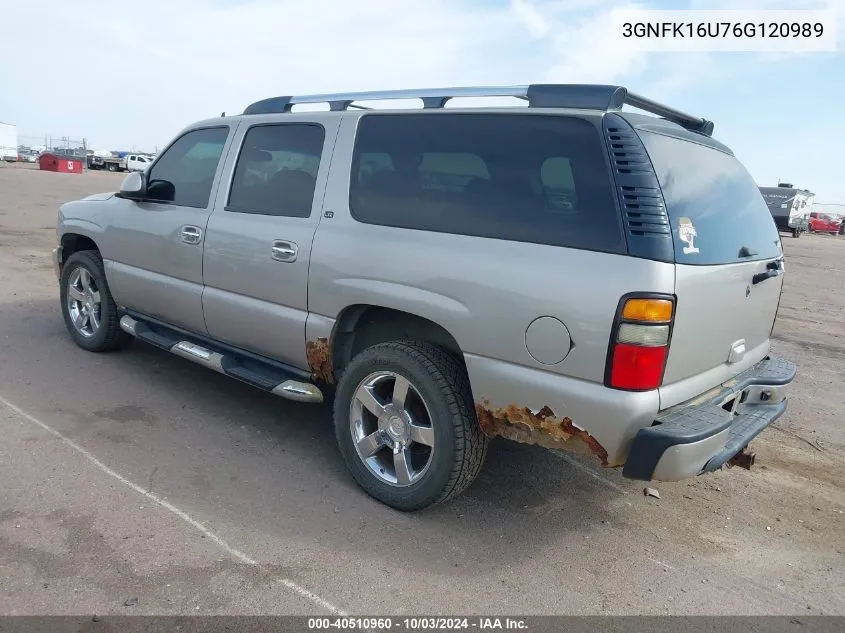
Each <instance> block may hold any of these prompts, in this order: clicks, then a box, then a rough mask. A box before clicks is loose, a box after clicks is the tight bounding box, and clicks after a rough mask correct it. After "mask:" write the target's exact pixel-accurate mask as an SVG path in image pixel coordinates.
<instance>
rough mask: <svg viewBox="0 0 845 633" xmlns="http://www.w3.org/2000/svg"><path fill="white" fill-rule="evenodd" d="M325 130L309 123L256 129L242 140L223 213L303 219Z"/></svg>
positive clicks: (308, 210)
mask: <svg viewBox="0 0 845 633" xmlns="http://www.w3.org/2000/svg"><path fill="white" fill-rule="evenodd" d="M324 138H325V131H324V130H323V127H322V126H321V125H317V124H313V123H281V124H271V125H256V126H253V127H251V128H250V129H249V130H248V131H247V133H246V135H245V136H244V142H243V145H242V146H241V151H240V154H239V155H238V162H237V165H236V166H235V175H234V177H233V178H232V187H231V189H230V190H229V203H228V206H227V207H226V211H232V212H236V213H257V214H261V215H277V216H286V217H292V218H307V217H308V216H310V215H311V207H312V206H313V203H314V189H315V187H316V184H317V171H318V170H319V168H320V156H321V154H322V152H323V140H324Z"/></svg>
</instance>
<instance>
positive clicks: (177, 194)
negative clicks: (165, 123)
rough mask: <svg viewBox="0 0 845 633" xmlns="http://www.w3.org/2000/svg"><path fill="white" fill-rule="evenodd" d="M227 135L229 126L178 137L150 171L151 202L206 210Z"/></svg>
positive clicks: (193, 131) (149, 193) (148, 185)
mask: <svg viewBox="0 0 845 633" xmlns="http://www.w3.org/2000/svg"><path fill="white" fill-rule="evenodd" d="M228 136H229V128H228V127H215V128H205V129H201V130H192V131H191V132H188V133H187V134H184V135H183V136H181V137H179V138H178V139H177V140H176V141H175V142H174V143H173V144H172V145H171V146H170V147H168V148H167V149H166V150H165V151H164V153H163V154H162V155H161V158H160V159H159V160H158V162H157V163H156V164H155V165H153V166H152V168H151V169H150V172H149V177H148V180H147V197H148V199H150V200H153V201H156V202H169V203H172V204H177V205H180V206H186V207H197V208H201V209H204V208H206V207H207V206H208V203H209V198H210V197H211V187H212V185H213V184H214V175H215V174H216V173H217V166H218V165H219V163H220V157H221V155H222V154H223V147H224V146H225V145H226V139H227V137H228Z"/></svg>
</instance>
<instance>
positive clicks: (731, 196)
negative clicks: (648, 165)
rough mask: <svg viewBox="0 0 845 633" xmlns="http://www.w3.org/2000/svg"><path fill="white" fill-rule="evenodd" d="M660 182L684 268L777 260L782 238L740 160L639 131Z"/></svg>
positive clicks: (680, 262) (659, 135) (713, 150)
mask: <svg viewBox="0 0 845 633" xmlns="http://www.w3.org/2000/svg"><path fill="white" fill-rule="evenodd" d="M639 135H640V138H641V139H642V141H643V144H644V145H645V148H646V150H647V151H648V154H649V156H650V157H651V162H652V164H653V165H654V169H655V171H656V173H657V178H658V180H659V181H660V187H661V189H662V190H663V197H664V200H665V202H666V210H667V212H668V214H669V222H670V223H671V225H672V233H673V237H674V242H675V261H676V262H677V263H679V264H692V265H714V264H732V263H738V262H747V261H754V260H759V259H771V258H773V257H778V256H780V254H781V246H780V236H779V235H778V231H777V228H776V226H775V223H774V220H773V218H772V215H771V213H770V212H769V208H768V206H766V202H765V200H764V199H763V196H762V194H761V193H760V189H759V188H758V187H757V184H756V183H755V182H754V179H753V178H752V177H751V175H750V174H749V173H748V171H747V170H746V169H745V167H743V165H742V163H740V162H739V161H738V160H737V159H736V158H735V157H734V156H731V155H730V154H726V153H724V152H721V151H719V150H717V149H714V148H711V147H707V146H705V145H701V144H699V143H693V142H691V141H686V140H682V139H677V138H673V137H670V136H666V135H663V134H659V133H656V132H649V131H639Z"/></svg>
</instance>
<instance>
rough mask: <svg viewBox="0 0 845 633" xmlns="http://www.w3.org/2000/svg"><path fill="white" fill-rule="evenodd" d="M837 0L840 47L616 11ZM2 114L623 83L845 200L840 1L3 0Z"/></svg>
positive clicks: (118, 116) (115, 137)
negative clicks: (756, 41) (707, 31)
mask: <svg viewBox="0 0 845 633" xmlns="http://www.w3.org/2000/svg"><path fill="white" fill-rule="evenodd" d="M619 8H643V9H686V8H694V9H702V8H707V9H717V8H749V9H765V8H777V9H836V10H837V25H838V30H837V33H838V51H837V52H814V53H802V54H797V53H791V54H787V53H779V54H773V53H734V52H718V53H707V52H695V53H693V52H685V53H677V52H676V53H661V52H652V53H649V52H642V51H632V50H630V48H627V47H625V46H624V44H622V43H621V39H620V38H619V37H618V35H617V34H615V33H614V32H613V28H612V20H611V15H612V11H613V10H614V9H619ZM0 23H2V29H0V31H2V34H3V36H2V41H3V47H4V49H5V50H6V51H13V52H11V53H5V54H4V56H3V58H2V61H0V121H4V122H6V123H13V124H15V125H17V127H18V133H19V135H21V137H22V138H23V137H25V138H26V139H32V141H31V142H33V143H34V142H35V138H43V137H44V135H51V136H53V137H61V136H68V137H71V138H82V137H85V138H86V139H87V141H88V147H90V148H93V149H137V150H142V151H143V150H146V151H151V150H153V149H154V148H155V147H158V148H161V147H162V146H164V145H166V144H167V143H168V141H169V140H170V139H171V138H172V137H173V136H174V135H175V134H177V133H178V132H179V130H180V129H182V128H183V127H184V126H186V125H188V124H190V123H191V122H193V121H195V120H198V119H204V118H209V117H214V116H218V115H219V114H220V113H221V112H223V111H225V112H227V113H229V114H233V113H237V112H240V111H242V110H243V108H244V107H246V106H247V105H248V104H249V103H251V102H252V101H256V100H258V99H262V98H265V97H268V96H276V95H284V94H312V93H322V92H341V91H361V90H380V89H397V88H429V87H438V86H464V85H513V84H529V83H543V82H558V83H613V84H619V85H623V86H625V87H627V88H628V89H629V90H631V91H632V92H636V93H639V94H643V95H645V96H648V97H650V98H652V99H655V100H658V101H662V102H664V103H667V104H669V105H672V106H674V107H676V108H678V109H680V110H683V111H686V112H690V113H692V114H695V115H697V116H702V117H705V118H707V119H709V120H711V121H714V122H715V133H714V136H715V137H716V138H718V139H719V140H720V141H722V142H723V143H725V144H727V145H728V146H729V147H731V149H733V151H734V152H735V154H736V155H737V157H738V158H739V159H740V160H741V161H742V162H743V163H744V164H745V165H746V167H747V168H748V169H749V171H750V172H751V174H752V176H754V178H755V179H756V180H757V182H758V184H759V185H761V186H772V185H775V184H776V183H777V182H778V180H781V181H784V180H785V181H788V182H791V183H793V184H795V185H796V186H801V187H805V188H808V189H811V190H812V191H813V192H815V193H816V202H819V203H845V177H843V176H842V168H841V166H840V159H841V156H842V152H843V143H845V119H843V117H841V116H838V113H839V111H840V110H841V109H842V104H843V101H845V0H806V1H805V0H792V1H791V2H789V1H779V0H733V1H730V0H724V1H723V0H355V1H354V2H350V1H348V0H142V2H140V3H138V2H115V1H114V0H104V1H103V0H75V1H73V2H67V1H66V0H0Z"/></svg>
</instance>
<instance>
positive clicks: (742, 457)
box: [728, 448, 757, 470]
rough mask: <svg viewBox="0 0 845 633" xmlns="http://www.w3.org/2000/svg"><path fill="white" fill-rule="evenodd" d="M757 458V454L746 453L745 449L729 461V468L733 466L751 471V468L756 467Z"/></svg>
mask: <svg viewBox="0 0 845 633" xmlns="http://www.w3.org/2000/svg"><path fill="white" fill-rule="evenodd" d="M756 458H757V455H756V453H746V452H745V449H744V448H743V449H742V450H741V451H739V452H738V453H737V454H736V455H734V456H733V457H731V458H730V459H729V460H728V467H729V468H730V467H731V466H739V467H740V468H744V469H745V470H751V467H752V466H753V465H754V460H755V459H756Z"/></svg>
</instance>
